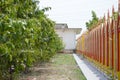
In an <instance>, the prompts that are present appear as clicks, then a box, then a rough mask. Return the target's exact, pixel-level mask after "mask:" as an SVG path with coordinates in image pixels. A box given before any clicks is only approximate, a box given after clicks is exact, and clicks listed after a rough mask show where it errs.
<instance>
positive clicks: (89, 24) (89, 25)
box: [86, 11, 99, 30]
mask: <svg viewBox="0 0 120 80" xmlns="http://www.w3.org/2000/svg"><path fill="white" fill-rule="evenodd" d="M98 22H99V18H98V17H97V15H96V13H95V12H94V11H92V20H89V22H86V27H87V29H88V30H90V29H92V28H93V27H94V26H95V25H96V24H97V23H98Z"/></svg>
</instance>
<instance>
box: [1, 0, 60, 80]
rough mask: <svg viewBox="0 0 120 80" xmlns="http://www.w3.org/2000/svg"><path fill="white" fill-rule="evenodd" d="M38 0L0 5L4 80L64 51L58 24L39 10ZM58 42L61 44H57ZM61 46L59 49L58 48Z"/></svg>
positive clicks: (8, 0) (4, 1) (10, 0)
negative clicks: (55, 29)
mask: <svg viewBox="0 0 120 80" xmlns="http://www.w3.org/2000/svg"><path fill="white" fill-rule="evenodd" d="M37 3H39V1H37V0H1V1H0V79H2V80H14V76H15V75H16V74H19V73H21V72H23V71H25V70H27V69H29V67H31V66H32V65H33V64H34V63H35V62H37V61H39V62H41V61H46V60H49V59H50V58H51V57H52V56H53V55H54V54H55V53H56V52H57V51H58V50H60V49H61V48H62V42H61V40H60V39H59V37H58V35H57V34H56V33H55V31H54V26H55V23H54V22H53V21H52V20H50V19H49V18H47V16H46V15H45V13H44V12H45V11H47V10H49V9H51V8H50V7H48V8H44V9H42V10H39V8H38V7H37ZM56 42H57V43H56ZM56 45H59V46H56Z"/></svg>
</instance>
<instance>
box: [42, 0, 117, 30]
mask: <svg viewBox="0 0 120 80" xmlns="http://www.w3.org/2000/svg"><path fill="white" fill-rule="evenodd" d="M113 5H114V7H115V10H117V8H118V0H40V8H44V7H51V8H52V9H51V10H50V11H48V12H47V13H46V14H48V15H49V16H48V17H49V18H51V19H52V20H53V21H55V22H56V23H67V24H68V27H70V28H82V29H83V31H85V29H86V27H85V23H86V22H87V21H89V20H90V19H91V11H92V10H93V11H95V12H96V14H97V16H98V17H103V16H104V14H107V12H108V9H109V11H110V12H111V11H112V6H113Z"/></svg>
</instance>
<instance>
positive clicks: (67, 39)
mask: <svg viewBox="0 0 120 80" xmlns="http://www.w3.org/2000/svg"><path fill="white" fill-rule="evenodd" d="M56 32H57V34H58V35H59V37H61V38H62V40H63V42H64V44H65V49H75V46H76V33H75V32H74V30H71V29H66V30H63V29H57V30H56Z"/></svg>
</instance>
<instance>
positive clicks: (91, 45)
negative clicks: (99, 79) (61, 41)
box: [76, 8, 120, 80]
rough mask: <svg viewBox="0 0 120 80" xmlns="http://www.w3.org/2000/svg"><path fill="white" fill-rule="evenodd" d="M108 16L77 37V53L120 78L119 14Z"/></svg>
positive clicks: (100, 68)
mask: <svg viewBox="0 0 120 80" xmlns="http://www.w3.org/2000/svg"><path fill="white" fill-rule="evenodd" d="M114 14H115V12H114V8H113V10H112V17H109V11H108V14H107V16H108V17H107V19H105V16H104V20H103V22H102V23H101V24H99V25H98V26H97V27H95V28H94V29H92V30H90V31H86V32H85V33H83V35H82V36H80V37H79V38H78V39H77V46H76V50H77V53H79V54H82V55H83V56H85V57H86V58H87V59H88V60H89V61H91V62H92V63H93V64H94V65H95V66H96V67H97V68H98V69H99V70H101V71H102V72H104V73H106V74H107V75H108V76H109V77H111V78H113V79H118V80H120V15H119V14H118V16H114Z"/></svg>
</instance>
